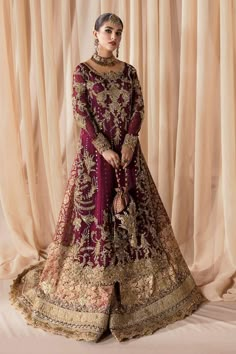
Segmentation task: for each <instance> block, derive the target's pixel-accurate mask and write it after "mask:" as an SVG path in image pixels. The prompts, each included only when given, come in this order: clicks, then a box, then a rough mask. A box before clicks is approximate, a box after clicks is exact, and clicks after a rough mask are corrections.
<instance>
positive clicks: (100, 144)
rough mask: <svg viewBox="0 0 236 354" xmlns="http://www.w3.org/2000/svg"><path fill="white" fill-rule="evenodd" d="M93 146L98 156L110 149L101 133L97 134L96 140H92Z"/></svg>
mask: <svg viewBox="0 0 236 354" xmlns="http://www.w3.org/2000/svg"><path fill="white" fill-rule="evenodd" d="M93 145H94V146H95V148H96V149H97V150H98V152H99V153H100V154H102V153H103V152H104V151H106V150H109V149H111V145H110V143H109V142H108V140H107V139H106V138H105V136H104V135H103V134H101V133H99V134H98V135H97V137H96V139H94V140H93Z"/></svg>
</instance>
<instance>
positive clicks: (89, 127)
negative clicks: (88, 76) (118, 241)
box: [72, 65, 111, 154]
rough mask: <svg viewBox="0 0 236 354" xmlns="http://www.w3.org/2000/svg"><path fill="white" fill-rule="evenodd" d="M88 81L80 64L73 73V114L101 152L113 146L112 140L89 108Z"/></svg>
mask: <svg viewBox="0 0 236 354" xmlns="http://www.w3.org/2000/svg"><path fill="white" fill-rule="evenodd" d="M87 96H88V93H87V88H86V81H85V79H84V77H83V73H82V69H81V67H80V65H78V66H77V67H76V69H75V71H74V73H73V90H72V106H73V116H74V119H75V120H76V121H77V123H78V124H79V126H80V127H81V128H82V129H84V130H85V131H86V132H87V133H88V134H89V136H90V137H91V140H92V143H93V145H94V146H95V148H96V149H97V150H98V152H99V153H100V154H102V153H103V152H104V151H105V150H108V149H110V148H111V145H110V142H109V141H108V140H107V138H106V137H105V136H104V135H103V134H102V133H101V132H100V131H99V128H98V126H97V124H96V122H95V120H94V119H93V117H92V115H91V112H90V110H89V104H88V99H87Z"/></svg>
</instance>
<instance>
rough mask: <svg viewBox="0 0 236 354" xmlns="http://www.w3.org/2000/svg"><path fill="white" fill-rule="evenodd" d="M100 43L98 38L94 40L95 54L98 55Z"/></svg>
mask: <svg viewBox="0 0 236 354" xmlns="http://www.w3.org/2000/svg"><path fill="white" fill-rule="evenodd" d="M98 43H99V41H98V39H97V38H96V39H95V40H94V50H95V54H98Z"/></svg>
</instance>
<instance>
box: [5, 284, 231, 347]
mask: <svg viewBox="0 0 236 354" xmlns="http://www.w3.org/2000/svg"><path fill="white" fill-rule="evenodd" d="M10 283H11V281H10V280H2V281H0V296H1V297H0V353H1V354H15V353H17V354H39V353H40V354H42V353H43V354H65V353H66V354H75V353H76V354H139V353H140V354H141V353H142V354H236V302H209V303H206V304H203V305H202V307H201V308H200V309H199V310H198V311H196V312H195V313H194V314H193V315H191V316H189V317H187V318H186V319H185V320H182V321H178V322H175V323H174V324H172V325H169V326H167V327H166V328H164V329H161V330H159V331H157V332H156V333H154V334H153V335H151V336H146V337H142V338H139V339H133V340H129V341H126V342H122V343H119V342H117V341H116V340H115V339H114V338H113V337H112V336H109V337H107V338H106V339H105V340H103V341H102V342H100V343H86V342H79V341H75V340H73V339H68V338H64V337H62V336H58V335H54V334H49V333H46V332H44V331H42V330H41V329H35V328H33V327H31V326H29V325H27V324H26V322H25V321H24V319H23V317H22V315H21V314H20V313H19V312H18V311H16V310H15V309H14V308H13V307H12V306H11V305H10V302H9V299H8V292H9V286H10Z"/></svg>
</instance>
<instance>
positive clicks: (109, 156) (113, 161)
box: [102, 149, 120, 168]
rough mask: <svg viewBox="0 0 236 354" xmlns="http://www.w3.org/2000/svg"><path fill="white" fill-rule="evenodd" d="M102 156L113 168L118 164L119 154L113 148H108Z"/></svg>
mask: <svg viewBox="0 0 236 354" xmlns="http://www.w3.org/2000/svg"><path fill="white" fill-rule="evenodd" d="M102 156H103V158H104V159H105V160H106V161H107V162H108V163H109V164H110V165H111V166H112V167H114V168H119V166H120V156H119V155H118V154H117V153H116V152H115V151H113V150H111V149H109V150H106V151H104V152H103V153H102Z"/></svg>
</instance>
